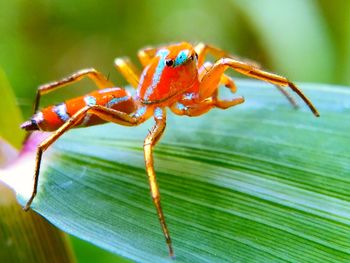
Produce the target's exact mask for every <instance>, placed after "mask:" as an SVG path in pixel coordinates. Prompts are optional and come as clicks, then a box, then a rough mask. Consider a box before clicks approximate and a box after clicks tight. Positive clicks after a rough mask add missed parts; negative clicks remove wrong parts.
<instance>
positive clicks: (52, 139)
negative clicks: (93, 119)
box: [23, 105, 147, 211]
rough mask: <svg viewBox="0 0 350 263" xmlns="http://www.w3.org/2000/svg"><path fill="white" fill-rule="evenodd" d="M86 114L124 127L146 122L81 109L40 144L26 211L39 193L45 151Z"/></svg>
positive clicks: (142, 118) (97, 109)
mask: <svg viewBox="0 0 350 263" xmlns="http://www.w3.org/2000/svg"><path fill="white" fill-rule="evenodd" d="M146 112H147V110H146ZM136 113H137V111H136ZM86 114H94V115H97V116H99V117H100V118H101V119H103V120H105V121H110V122H114V123H117V124H120V125H124V126H136V125H138V124H140V123H141V122H143V121H145V116H146V115H142V116H141V115H140V116H136V115H132V116H130V115H129V114H127V113H125V112H121V111H116V110H113V109H110V108H106V107H104V106H100V105H92V106H86V107H84V108H82V109H80V110H79V111H77V112H76V113H75V114H74V115H73V116H72V117H71V118H70V119H69V120H67V121H66V122H65V123H64V124H62V126H61V127H60V128H58V129H57V130H56V131H55V132H54V133H53V134H52V135H51V136H50V137H48V138H47V139H46V140H44V141H43V142H42V143H40V145H39V146H38V147H37V152H36V161H35V172H34V186H33V191H32V194H31V197H30V198H29V200H28V201H27V203H26V205H25V207H24V208H23V209H24V210H25V211H27V210H28V209H29V207H30V205H31V203H32V202H33V200H34V198H35V196H36V193H37V188H38V181H39V171H40V165H41V160H42V155H43V153H44V151H46V150H47V149H48V148H49V147H50V146H51V145H52V144H53V143H54V142H55V141H56V140H57V139H58V138H59V137H61V136H62V135H63V134H64V133H65V132H67V131H68V130H69V129H70V128H73V127H74V126H76V125H78V124H79V123H80V122H81V121H82V120H83V118H84V117H85V116H86Z"/></svg>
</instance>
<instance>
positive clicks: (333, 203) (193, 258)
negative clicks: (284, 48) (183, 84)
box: [33, 81, 350, 262]
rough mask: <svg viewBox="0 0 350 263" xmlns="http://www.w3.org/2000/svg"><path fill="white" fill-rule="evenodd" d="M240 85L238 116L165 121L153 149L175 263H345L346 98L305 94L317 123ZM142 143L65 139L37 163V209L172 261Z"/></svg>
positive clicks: (256, 86) (84, 234)
mask: <svg viewBox="0 0 350 263" xmlns="http://www.w3.org/2000/svg"><path fill="white" fill-rule="evenodd" d="M238 84H239V86H240V87H241V91H240V93H243V95H244V94H246V98H248V99H247V103H246V104H245V105H242V106H239V107H235V108H234V109H231V110H228V111H219V110H215V111H212V112H210V113H209V114H207V115H205V116H203V117H201V118H177V117H175V116H169V121H168V126H167V131H166V134H165V135H164V138H162V140H161V141H160V143H159V145H157V147H155V167H156V171H157V176H158V181H159V185H160V191H161V195H162V204H163V207H164V211H165V214H166V219H167V222H168V225H169V228H170V231H171V234H172V238H173V241H174V246H175V253H176V255H177V260H178V261H179V262H213V261H218V260H220V261H232V260H233V261H238V260H244V261H253V262H262V261H269V262H283V261H292V262H296V261H297V262H300V261H304V262H306V261H310V262H315V261H317V262H326V261H328V260H330V259H332V260H337V261H339V260H348V259H350V245H349V244H350V242H349V241H350V240H349V237H348V233H349V231H350V209H349V207H350V206H349V201H350V195H349V193H348V191H347V189H349V186H350V173H349V171H350V167H349V164H348V162H347V160H348V157H349V154H348V151H347V149H348V146H349V142H350V139H349V138H350V137H349V136H348V133H347V131H348V129H349V126H350V121H349V120H350V117H349V114H348V113H349V112H350V109H349V104H348V101H349V98H350V92H349V91H346V90H345V89H342V88H333V87H330V88H329V87H326V88H324V87H321V88H319V87H311V86H312V85H306V84H305V85H302V88H303V89H304V90H305V91H306V93H307V94H310V97H311V98H312V99H313V101H314V102H315V104H316V105H317V106H318V108H319V110H320V112H321V117H320V118H318V119H316V118H314V117H313V116H312V114H311V113H309V112H303V111H294V110H292V109H289V108H288V105H286V103H285V101H283V99H282V98H281V97H280V95H279V94H278V93H277V92H276V91H275V90H273V89H271V88H269V87H268V86H266V85H263V84H260V83H257V82H250V81H240V82H238ZM151 124H152V123H151V122H149V123H147V124H146V125H145V126H147V125H151ZM146 133H147V129H146V128H145V127H144V126H143V127H137V128H133V129H131V128H126V127H119V126H116V125H106V126H101V127H93V128H89V129H77V130H74V131H71V132H69V133H68V134H66V135H64V136H63V138H62V139H60V140H59V141H58V142H57V143H56V144H55V146H54V147H53V149H52V150H51V151H50V152H49V153H47V155H46V156H45V158H44V162H43V169H42V171H41V181H40V182H41V186H40V191H39V194H38V197H37V198H36V200H35V202H34V204H33V208H34V209H35V210H36V211H38V212H39V213H41V214H43V215H44V216H45V217H47V218H48V219H49V220H50V221H51V222H53V223H54V224H55V225H57V226H58V227H60V228H62V229H63V230H65V231H67V232H69V233H72V234H73V235H78V236H79V237H81V238H83V239H86V240H89V241H90V242H93V243H94V244H96V245H99V246H101V247H104V248H106V249H108V250H111V251H113V252H114V253H118V254H120V255H123V256H125V257H128V258H131V259H133V260H136V261H142V262H155V261H156V262H168V261H170V259H169V257H168V255H167V251H166V246H165V242H164V239H163V236H162V233H161V230H160V227H159V223H158V219H157V216H156V212H155V210H154V208H153V205H152V202H151V200H150V198H149V189H148V183H147V178H146V175H145V172H144V161H143V153H142V143H143V138H144V136H145V135H146ZM67 201H69V202H68V203H67Z"/></svg>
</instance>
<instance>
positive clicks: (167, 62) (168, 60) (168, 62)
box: [165, 59, 174, 67]
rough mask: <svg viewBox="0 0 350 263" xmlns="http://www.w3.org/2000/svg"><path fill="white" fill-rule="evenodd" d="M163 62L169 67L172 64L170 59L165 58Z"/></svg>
mask: <svg viewBox="0 0 350 263" xmlns="http://www.w3.org/2000/svg"><path fill="white" fill-rule="evenodd" d="M165 64H166V65H167V66H168V67H171V66H172V65H173V64H174V60H172V59H167V60H166V61H165Z"/></svg>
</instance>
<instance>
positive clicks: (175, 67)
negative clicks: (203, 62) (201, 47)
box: [139, 42, 198, 104]
mask: <svg viewBox="0 0 350 263" xmlns="http://www.w3.org/2000/svg"><path fill="white" fill-rule="evenodd" d="M197 84H198V69H197V55H196V52H195V51H194V49H193V47H192V45H191V44H189V43H186V42H183V43H178V44H174V45H170V46H167V47H163V48H160V49H159V50H158V52H157V54H156V56H155V57H154V58H153V60H152V61H151V63H150V64H149V65H148V66H147V67H146V68H145V69H144V71H143V74H142V77H141V81H140V86H139V97H140V98H141V100H142V101H143V102H144V103H148V104H150V103H157V102H163V101H166V100H168V99H170V98H172V97H174V96H176V95H178V94H180V93H183V92H185V91H186V90H188V89H190V88H192V87H193V86H194V85H197Z"/></svg>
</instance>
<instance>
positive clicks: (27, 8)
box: [0, 0, 350, 262]
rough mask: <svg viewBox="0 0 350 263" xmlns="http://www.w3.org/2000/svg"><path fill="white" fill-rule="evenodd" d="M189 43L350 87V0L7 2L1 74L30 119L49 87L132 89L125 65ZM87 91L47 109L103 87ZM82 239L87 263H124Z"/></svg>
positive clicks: (0, 19)
mask: <svg viewBox="0 0 350 263" xmlns="http://www.w3.org/2000/svg"><path fill="white" fill-rule="evenodd" d="M183 40H185V41H191V42H193V43H196V42H199V41H201V42H207V43H211V44H214V45H216V46H218V47H221V48H223V49H225V50H228V51H230V52H231V53H232V54H236V55H239V56H242V57H247V58H250V59H253V60H256V61H258V62H260V63H261V64H262V65H263V67H264V68H265V69H267V70H270V71H273V72H276V73H279V74H281V75H285V76H287V77H288V78H290V79H291V80H294V81H297V82H320V83H332V84H341V85H349V84H350V74H349V73H350V1H348V0H335V1H327V0H318V1H316V0H257V1H253V0H221V1H209V0H190V1H189V0H178V1H161V0H159V1H157V0H148V1H141V0H130V1H121V0H120V1H96V0H84V1H81V0H80V1H68V0H56V1H54V0H53V1H49V0H31V1H25V0H11V1H5V0H0V69H2V70H3V71H4V72H5V74H6V76H7V78H8V80H9V83H10V84H11V86H12V88H13V90H14V92H15V95H16V97H17V100H18V105H19V106H20V108H21V109H22V112H23V116H24V117H25V118H27V117H28V116H29V115H30V114H31V107H32V102H33V98H34V94H35V91H36V88H37V86H38V85H39V84H43V83H46V82H49V81H52V80H56V79H59V78H61V77H63V76H66V75H69V74H70V73H72V72H74V71H76V70H78V69H82V68H87V67H95V68H96V69H97V70H100V71H102V72H103V73H104V74H105V75H108V76H110V78H111V79H112V80H114V81H115V83H117V85H125V84H126V82H125V81H124V80H123V79H122V78H121V77H120V75H119V74H118V73H117V72H115V70H114V68H113V60H114V58H115V57H117V56H130V57H131V59H133V60H134V61H136V52H137V50H138V49H140V48H142V47H144V46H147V45H159V44H162V43H169V42H178V41H183ZM78 86H80V87H81V89H79V88H78V89H72V88H69V87H67V88H64V89H63V90H62V91H60V92H57V93H55V95H54V96H48V100H43V102H44V104H45V103H48V101H51V100H55V101H57V100H60V99H61V98H63V97H70V96H74V95H76V94H79V93H80V94H82V93H84V92H85V91H86V89H88V90H90V89H92V87H93V86H92V85H91V83H89V82H86V81H84V82H82V84H80V85H79V84H78ZM83 86H84V87H83ZM0 88H1V87H0ZM9 117H10V116H6V113H5V112H1V118H9ZM73 240H74V242H73V243H74V246H75V249H76V254H77V255H78V259H79V261H80V262H88V261H89V260H92V261H97V260H100V261H101V258H99V257H105V258H104V260H103V262H117V261H118V259H117V258H116V257H114V256H112V255H110V254H108V253H107V252H106V253H105V252H101V251H100V250H98V249H97V248H96V249H95V248H91V246H90V245H88V244H85V243H81V242H80V241H78V240H76V239H73ZM98 255H99V256H98ZM118 262H119V261H118Z"/></svg>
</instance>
